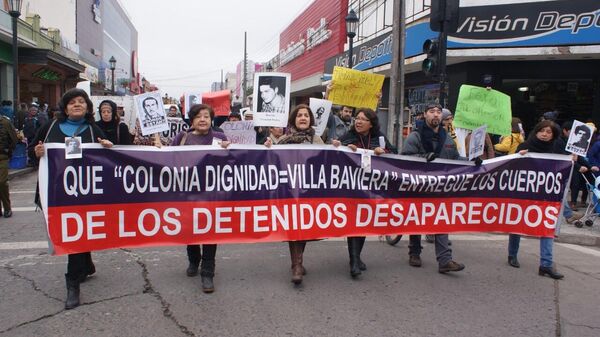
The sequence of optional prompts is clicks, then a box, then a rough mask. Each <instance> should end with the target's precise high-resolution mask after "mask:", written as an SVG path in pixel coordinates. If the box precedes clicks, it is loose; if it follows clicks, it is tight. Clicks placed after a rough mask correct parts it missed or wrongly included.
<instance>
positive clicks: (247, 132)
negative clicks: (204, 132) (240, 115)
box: [221, 121, 256, 144]
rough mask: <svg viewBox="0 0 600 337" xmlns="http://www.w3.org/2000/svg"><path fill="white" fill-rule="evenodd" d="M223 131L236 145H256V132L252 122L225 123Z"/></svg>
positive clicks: (222, 126)
mask: <svg viewBox="0 0 600 337" xmlns="http://www.w3.org/2000/svg"><path fill="white" fill-rule="evenodd" d="M221 129H222V130H223V132H225V135H226V136H227V139H229V141H230V142H232V143H234V144H256V131H254V123H253V122H252V121H239V122H224V123H223V124H221Z"/></svg>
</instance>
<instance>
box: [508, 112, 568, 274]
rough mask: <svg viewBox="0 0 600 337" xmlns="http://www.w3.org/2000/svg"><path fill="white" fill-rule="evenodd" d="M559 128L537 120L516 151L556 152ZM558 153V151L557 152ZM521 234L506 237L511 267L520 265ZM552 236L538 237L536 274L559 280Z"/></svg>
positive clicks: (551, 123) (549, 122)
mask: <svg viewBox="0 0 600 337" xmlns="http://www.w3.org/2000/svg"><path fill="white" fill-rule="evenodd" d="M559 134H560V130H559V129H558V126H557V125H556V124H555V123H554V122H552V121H551V120H543V121H541V122H539V123H538V124H537V125H536V126H535V127H534V128H533V131H531V134H530V135H529V138H527V140H526V141H525V142H524V143H522V144H521V145H519V147H518V148H517V151H518V152H519V154H521V155H524V154H526V153H527V152H535V153H557V151H556V149H555V148H554V141H555V140H556V139H557V138H558V137H559ZM558 153H560V152H558ZM520 241H521V235H518V234H510V235H509V238H508V264H509V265H510V266H512V267H515V268H519V267H520V266H521V265H520V263H519V260H518V259H517V254H518V253H519V243H520ZM553 245H554V238H553V237H550V238H546V237H541V238H540V268H539V271H538V274H539V275H540V276H544V275H548V276H550V277H551V278H553V279H556V280H559V279H562V278H563V277H564V276H563V275H562V274H560V273H559V272H557V271H556V270H555V269H554V268H553V257H552V246H553Z"/></svg>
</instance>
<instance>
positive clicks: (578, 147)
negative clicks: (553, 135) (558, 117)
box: [565, 120, 593, 156]
mask: <svg viewBox="0 0 600 337" xmlns="http://www.w3.org/2000/svg"><path fill="white" fill-rule="evenodd" d="M592 133H593V129H592V128H591V127H590V126H589V125H586V124H584V123H582V122H580V121H577V120H576V121H574V122H573V128H572V129H571V133H570V134H569V139H568V140H567V146H566V148H565V150H566V151H568V152H571V153H574V154H576V155H579V156H584V155H585V154H586V153H587V150H588V147H589V146H590V140H591V138H592Z"/></svg>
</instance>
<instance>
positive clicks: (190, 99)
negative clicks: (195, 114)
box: [183, 93, 202, 119]
mask: <svg viewBox="0 0 600 337" xmlns="http://www.w3.org/2000/svg"><path fill="white" fill-rule="evenodd" d="M183 97H184V102H183V103H184V106H185V109H184V110H185V111H183V115H184V116H185V118H186V119H187V118H188V115H187V112H188V111H190V108H191V107H192V105H195V104H202V95H201V94H199V93H188V94H185V95H184V96H183Z"/></svg>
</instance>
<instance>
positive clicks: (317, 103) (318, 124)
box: [309, 98, 333, 137]
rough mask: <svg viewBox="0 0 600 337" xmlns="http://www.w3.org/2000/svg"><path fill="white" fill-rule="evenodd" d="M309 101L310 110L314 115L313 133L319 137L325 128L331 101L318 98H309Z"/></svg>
mask: <svg viewBox="0 0 600 337" xmlns="http://www.w3.org/2000/svg"><path fill="white" fill-rule="evenodd" d="M309 102H310V104H309V105H310V110H312V112H313V115H314V116H315V134H316V135H317V136H319V137H320V136H322V135H323V132H325V129H326V128H327V121H329V115H330V114H331V106H332V105H333V102H331V101H328V100H326V99H318V98H311V99H310V101H309Z"/></svg>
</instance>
